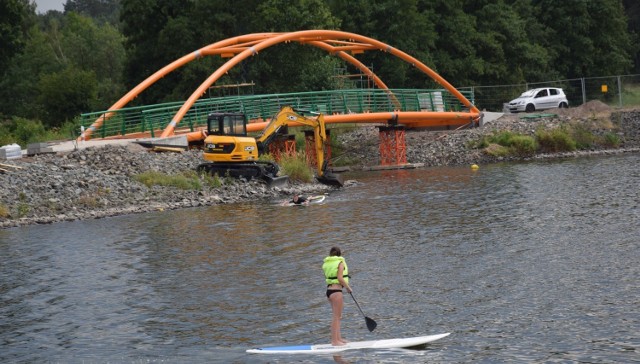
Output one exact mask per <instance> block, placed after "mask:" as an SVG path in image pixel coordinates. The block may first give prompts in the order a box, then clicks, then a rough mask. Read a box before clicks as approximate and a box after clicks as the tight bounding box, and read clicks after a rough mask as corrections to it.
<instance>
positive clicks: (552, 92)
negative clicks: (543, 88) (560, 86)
mask: <svg viewBox="0 0 640 364" xmlns="http://www.w3.org/2000/svg"><path fill="white" fill-rule="evenodd" d="M549 94H550V95H551V96H554V95H557V94H558V90H557V89H555V88H550V89H549Z"/></svg>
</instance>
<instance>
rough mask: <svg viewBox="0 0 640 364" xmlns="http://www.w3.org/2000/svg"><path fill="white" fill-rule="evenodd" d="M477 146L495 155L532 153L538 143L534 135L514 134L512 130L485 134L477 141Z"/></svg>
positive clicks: (525, 154)
mask: <svg viewBox="0 0 640 364" xmlns="http://www.w3.org/2000/svg"><path fill="white" fill-rule="evenodd" d="M477 146H478V147H479V148H484V149H485V152H486V153H487V154H489V155H492V156H495V157H506V156H509V155H519V156H527V155H532V154H534V153H535V152H536V150H537V148H538V144H537V142H536V140H535V139H534V138H533V137H530V136H528V135H522V134H514V133H512V132H510V131H503V132H498V133H494V134H492V135H489V136H485V137H484V138H482V140H481V141H480V142H479V143H477Z"/></svg>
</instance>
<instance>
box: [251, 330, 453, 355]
mask: <svg viewBox="0 0 640 364" xmlns="http://www.w3.org/2000/svg"><path fill="white" fill-rule="evenodd" d="M446 336H449V333H446V334H439V335H429V336H418V337H408V338H404V339H387V340H372V341H356V342H350V343H347V344H346V345H344V346H333V345H331V344H321V345H295V346H272V347H266V348H256V349H249V350H247V353H252V354H331V353H339V352H342V351H347V350H356V349H395V348H410V347H413V346H418V345H422V344H426V343H430V342H432V341H436V340H438V339H442V338H443V337H446Z"/></svg>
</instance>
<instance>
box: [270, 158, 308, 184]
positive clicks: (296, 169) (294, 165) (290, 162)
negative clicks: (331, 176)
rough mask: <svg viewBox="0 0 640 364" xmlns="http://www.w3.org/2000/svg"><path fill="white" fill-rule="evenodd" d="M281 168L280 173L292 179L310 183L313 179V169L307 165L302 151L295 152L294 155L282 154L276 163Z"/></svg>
mask: <svg viewBox="0 0 640 364" xmlns="http://www.w3.org/2000/svg"><path fill="white" fill-rule="evenodd" d="M278 164H279V165H280V168H281V169H282V173H283V174H285V175H288V176H289V179H290V180H292V181H299V182H303V183H310V182H312V181H313V176H314V174H313V170H312V169H311V167H309V166H308V165H307V160H306V157H305V154H304V153H296V155H293V156H288V155H283V156H282V158H280V162H279V163H278Z"/></svg>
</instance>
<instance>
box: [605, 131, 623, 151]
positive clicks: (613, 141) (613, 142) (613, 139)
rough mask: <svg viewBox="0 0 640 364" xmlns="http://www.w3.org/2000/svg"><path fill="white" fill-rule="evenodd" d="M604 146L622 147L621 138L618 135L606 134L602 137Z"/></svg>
mask: <svg viewBox="0 0 640 364" xmlns="http://www.w3.org/2000/svg"><path fill="white" fill-rule="evenodd" d="M602 144H603V145H605V146H607V147H612V148H618V147H619V146H620V137H619V136H618V134H615V133H612V132H606V133H605V134H604V135H603V136H602Z"/></svg>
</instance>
